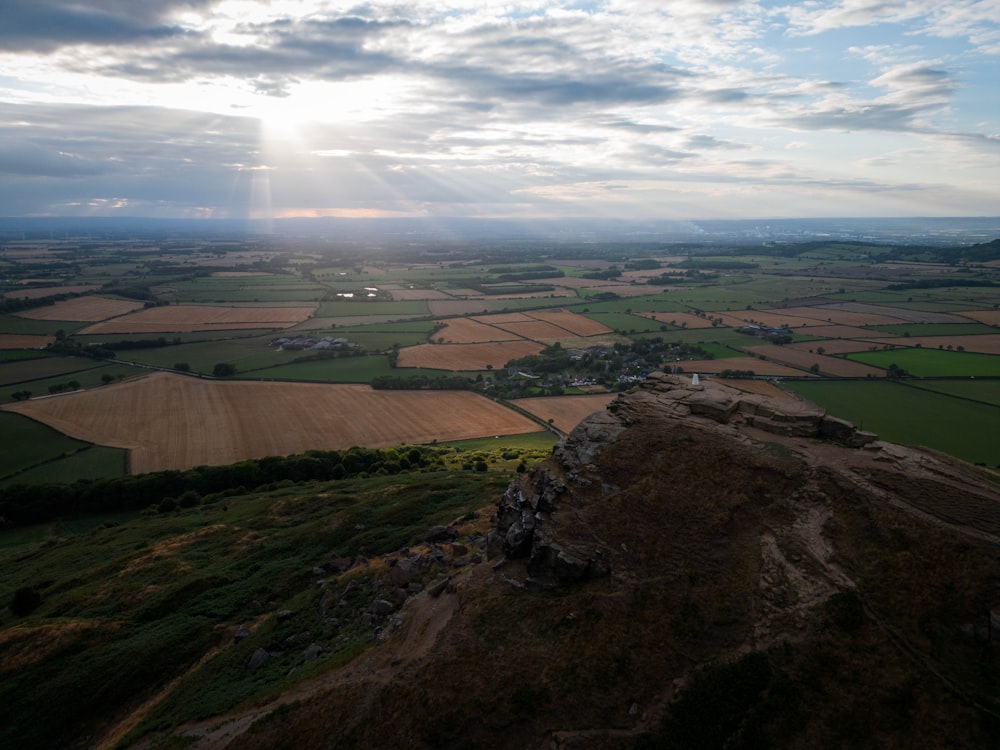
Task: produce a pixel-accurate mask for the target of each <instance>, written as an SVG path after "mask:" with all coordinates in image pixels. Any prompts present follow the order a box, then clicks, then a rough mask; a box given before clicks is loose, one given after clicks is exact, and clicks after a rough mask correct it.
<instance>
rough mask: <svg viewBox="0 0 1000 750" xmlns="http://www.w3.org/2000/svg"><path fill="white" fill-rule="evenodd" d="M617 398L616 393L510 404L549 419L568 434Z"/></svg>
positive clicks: (546, 419) (545, 397)
mask: <svg viewBox="0 0 1000 750" xmlns="http://www.w3.org/2000/svg"><path fill="white" fill-rule="evenodd" d="M617 397H618V394H617V393H595V394H594V395H592V396H542V397H539V398H519V399H515V400H514V401H512V402H511V403H513V404H515V405H516V406H519V407H520V408H522V409H524V410H525V411H526V412H528V413H530V414H534V415H535V416H536V417H540V418H541V419H544V420H545V421H546V422H547V421H549V420H550V419H551V420H552V424H554V425H555V426H556V427H557V428H559V429H560V430H562V431H563V432H569V431H570V430H572V429H573V428H574V427H576V426H577V425H578V424H580V422H581V421H582V420H583V419H584V418H585V417H589V416H590V415H591V414H593V413H594V412H595V411H604V409H605V408H606V407H607V405H608V404H610V403H611V402H612V401H614V400H615V398H617Z"/></svg>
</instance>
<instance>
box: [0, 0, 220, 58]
mask: <svg viewBox="0 0 1000 750" xmlns="http://www.w3.org/2000/svg"><path fill="white" fill-rule="evenodd" d="M212 1H213V0H173V1H170V0H167V1H166V2H155V3H144V2H129V1H128V0H82V1H79V2H73V1H72V0H4V2H3V5H2V6H0V45H2V47H3V48H4V49H6V50H14V51H27V50H32V51H37V52H46V51H51V50H54V49H57V48H59V47H62V46H66V45H78V44H87V45H115V44H122V43H135V42H142V41H151V40H152V41H155V40H159V39H163V38H167V37H175V36H179V35H182V34H184V33H185V32H184V31H183V30H182V29H181V28H180V27H179V26H177V25H174V24H169V23H167V20H168V19H169V18H170V16H171V15H172V13H173V12H175V11H177V10H180V9H187V8H196V7H199V6H206V5H209V4H210V3H211V2H212Z"/></svg>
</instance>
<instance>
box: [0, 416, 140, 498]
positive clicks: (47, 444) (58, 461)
mask: <svg viewBox="0 0 1000 750" xmlns="http://www.w3.org/2000/svg"><path fill="white" fill-rule="evenodd" d="M0 434H2V435H3V437H4V448H3V450H2V451H0V487H2V486H4V485H10V484H20V483H24V484H33V483H46V482H73V481H76V480H77V479H99V478H104V477H119V476H123V475H124V474H125V470H126V457H127V451H125V450H123V449H121V448H108V447H104V446H96V445H91V444H90V443H85V442H83V441H82V440H75V439H73V438H71V437H67V436H66V435H63V434H62V433H60V432H56V431H55V430H53V429H52V428H50V427H46V426H45V425H43V424H41V423H40V422H36V421H34V420H33V419H28V418H27V417H22V416H21V415H20V414H11V413H9V412H0Z"/></svg>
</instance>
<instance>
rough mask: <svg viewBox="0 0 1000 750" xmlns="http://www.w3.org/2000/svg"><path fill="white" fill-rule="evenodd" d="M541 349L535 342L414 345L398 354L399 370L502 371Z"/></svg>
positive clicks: (404, 348)
mask: <svg viewBox="0 0 1000 750" xmlns="http://www.w3.org/2000/svg"><path fill="white" fill-rule="evenodd" d="M543 348H544V347H543V346H542V345H541V344H538V343H536V342H534V341H527V340H520V341H498V342H496V343H492V344H417V345H416V346H406V347H403V348H402V349H400V350H399V366H400V367H428V368H431V369H435V370H454V371H456V372H457V371H462V370H485V369H486V366H487V365H493V367H494V369H499V368H501V367H503V366H504V365H505V364H507V362H509V361H510V360H512V359H519V358H521V357H526V356H528V355H529V354H538V353H539V352H540V351H541V350H542V349H543Z"/></svg>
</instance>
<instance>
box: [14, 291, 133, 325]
mask: <svg viewBox="0 0 1000 750" xmlns="http://www.w3.org/2000/svg"><path fill="white" fill-rule="evenodd" d="M142 306H143V304H142V302H136V301H135V300H127V299H110V298H108V297H90V296H88V297H76V298H74V299H67V300H63V301H61V302H56V303H55V304H54V305H46V306H45V307H36V308H34V309H32V310H25V311H24V312H20V313H17V315H18V317H21V318H30V319H31V320H93V321H97V320H107V319H108V318H114V317H117V316H118V315H125V314H126V313H130V312H133V311H134V310H140V309H142Z"/></svg>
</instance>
